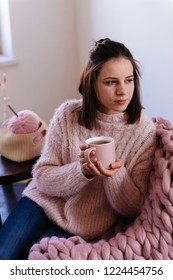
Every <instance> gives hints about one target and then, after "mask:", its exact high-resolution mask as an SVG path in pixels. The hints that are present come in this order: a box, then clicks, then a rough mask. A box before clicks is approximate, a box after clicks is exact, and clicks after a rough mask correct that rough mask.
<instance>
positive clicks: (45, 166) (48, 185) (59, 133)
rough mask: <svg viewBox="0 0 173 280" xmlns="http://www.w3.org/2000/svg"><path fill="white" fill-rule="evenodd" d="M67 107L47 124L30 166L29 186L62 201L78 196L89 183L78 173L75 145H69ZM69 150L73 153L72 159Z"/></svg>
mask: <svg viewBox="0 0 173 280" xmlns="http://www.w3.org/2000/svg"><path fill="white" fill-rule="evenodd" d="M66 107H67V108H66ZM68 107H70V106H68V103H66V104H65V105H64V104H63V105H61V106H60V108H59V109H58V110H57V111H56V112H55V114H54V116H53V118H52V121H51V122H50V125H49V129H48V134H47V136H46V142H45V145H44V149H43V151H42V155H41V157H40V159H39V160H38V162H37V163H36V165H35V166H34V169H33V180H32V181H33V182H31V184H32V185H35V186H36V188H37V189H38V190H39V191H40V192H43V193H45V194H48V195H50V196H57V197H63V198H67V197H69V196H72V195H74V194H75V193H77V192H79V191H80V190H81V189H82V188H83V187H84V186H85V185H86V184H87V183H88V182H89V181H90V180H89V179H87V178H86V177H85V176H84V175H83V173H82V171H81V166H80V161H79V153H80V148H79V143H76V147H74V145H73V143H71V142H70V141H72V140H71V134H69V135H68V130H70V128H69V124H67V117H66V115H67V113H68V119H69V120H70V122H72V118H73V116H72V114H71V116H70V115H69V114H70V112H69V111H68V110H69V108H68ZM70 133H71V132H70ZM72 150H75V151H73V154H74V155H72Z"/></svg>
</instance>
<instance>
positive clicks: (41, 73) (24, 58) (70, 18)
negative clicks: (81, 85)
mask: <svg viewBox="0 0 173 280" xmlns="http://www.w3.org/2000/svg"><path fill="white" fill-rule="evenodd" d="M9 7H10V16H11V28H12V30H11V33H12V39H13V48H14V53H15V55H16V56H17V58H18V64H17V65H15V66H12V67H10V66H8V67H5V68H1V69H0V73H2V72H6V73H7V75H8V83H7V88H8V93H9V96H10V99H11V105H12V106H13V107H14V109H15V110H16V111H19V110H23V109H27V108H28V109H31V110H33V111H35V112H37V113H38V114H39V115H40V116H41V117H42V118H44V119H45V121H47V122H49V120H50V118H51V117H52V115H53V113H54V109H55V108H56V107H57V106H58V105H59V104H60V103H61V102H62V101H63V100H64V99H68V98H72V97H74V96H75V94H76V92H77V91H76V84H77V76H76V47H75V45H76V38H75V18H74V16H75V13H74V1H73V0H65V1H64V0H15V1H13V0H9ZM1 108H2V107H1Z"/></svg>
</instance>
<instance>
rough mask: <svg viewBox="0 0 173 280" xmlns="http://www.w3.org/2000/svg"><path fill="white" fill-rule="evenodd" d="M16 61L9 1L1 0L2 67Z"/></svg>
mask: <svg viewBox="0 0 173 280" xmlns="http://www.w3.org/2000/svg"><path fill="white" fill-rule="evenodd" d="M16 63H17V59H16V57H14V53H13V46H12V36H11V23H10V11H9V1H8V0H0V68H1V67H5V66H8V65H14V64H16Z"/></svg>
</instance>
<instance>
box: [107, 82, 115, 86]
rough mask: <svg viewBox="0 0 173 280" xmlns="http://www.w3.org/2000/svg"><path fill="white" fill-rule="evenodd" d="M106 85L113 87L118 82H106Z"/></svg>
mask: <svg viewBox="0 0 173 280" xmlns="http://www.w3.org/2000/svg"><path fill="white" fill-rule="evenodd" d="M106 84H107V85H108V86H111V85H113V84H116V81H106Z"/></svg>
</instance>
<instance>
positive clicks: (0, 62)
mask: <svg viewBox="0 0 173 280" xmlns="http://www.w3.org/2000/svg"><path fill="white" fill-rule="evenodd" d="M17 64H18V59H17V58H16V57H9V56H6V55H0V68H2V67H7V66H14V65H17Z"/></svg>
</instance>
